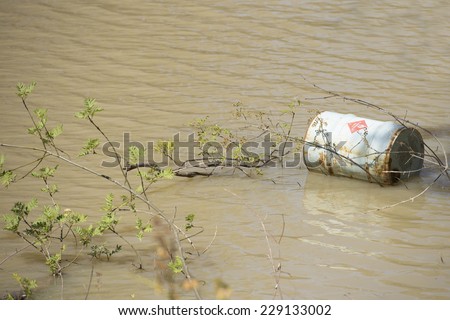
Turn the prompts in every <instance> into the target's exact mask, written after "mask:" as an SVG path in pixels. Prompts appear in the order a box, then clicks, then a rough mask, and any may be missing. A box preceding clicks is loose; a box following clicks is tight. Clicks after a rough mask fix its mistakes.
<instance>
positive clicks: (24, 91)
mask: <svg viewBox="0 0 450 320" xmlns="http://www.w3.org/2000/svg"><path fill="white" fill-rule="evenodd" d="M16 87H17V95H18V96H19V97H21V98H22V99H23V100H25V99H26V98H27V97H28V95H29V94H31V93H32V92H33V90H34V88H35V87H36V82H32V83H31V84H30V85H28V86H27V85H25V84H24V83H23V82H19V83H18V84H17V86H16Z"/></svg>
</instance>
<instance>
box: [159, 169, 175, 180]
mask: <svg viewBox="0 0 450 320" xmlns="http://www.w3.org/2000/svg"><path fill="white" fill-rule="evenodd" d="M174 176H175V174H174V173H173V170H172V168H166V169H164V170H162V171H161V172H160V173H159V174H158V178H163V179H173V177H174Z"/></svg>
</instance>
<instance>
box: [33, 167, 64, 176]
mask: <svg viewBox="0 0 450 320" xmlns="http://www.w3.org/2000/svg"><path fill="white" fill-rule="evenodd" d="M56 169H58V165H56V166H55V167H53V168H51V167H44V168H41V169H39V170H38V171H33V172H32V173H31V175H32V176H33V177H35V178H41V179H47V178H48V177H53V176H54V174H55V172H56Z"/></svg>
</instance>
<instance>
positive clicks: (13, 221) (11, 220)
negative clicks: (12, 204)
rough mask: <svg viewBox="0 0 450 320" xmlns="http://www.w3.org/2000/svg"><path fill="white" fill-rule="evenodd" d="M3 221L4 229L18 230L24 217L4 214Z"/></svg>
mask: <svg viewBox="0 0 450 320" xmlns="http://www.w3.org/2000/svg"><path fill="white" fill-rule="evenodd" d="M3 221H4V223H5V225H4V227H3V229H4V230H7V231H12V232H17V230H18V228H19V225H20V221H22V218H21V217H19V216H18V215H15V214H11V213H8V214H5V215H3Z"/></svg>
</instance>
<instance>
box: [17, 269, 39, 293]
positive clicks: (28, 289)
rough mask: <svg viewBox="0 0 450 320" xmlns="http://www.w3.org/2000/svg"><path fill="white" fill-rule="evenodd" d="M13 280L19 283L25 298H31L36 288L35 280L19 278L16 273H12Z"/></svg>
mask: <svg viewBox="0 0 450 320" xmlns="http://www.w3.org/2000/svg"><path fill="white" fill-rule="evenodd" d="M13 278H14V279H15V280H16V281H17V282H18V283H19V285H20V287H21V288H22V290H23V291H24V293H25V296H26V297H27V298H29V297H30V296H31V293H32V290H33V289H36V288H37V287H38V285H37V282H36V280H31V279H28V278H25V277H21V276H20V275H19V274H17V273H13Z"/></svg>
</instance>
